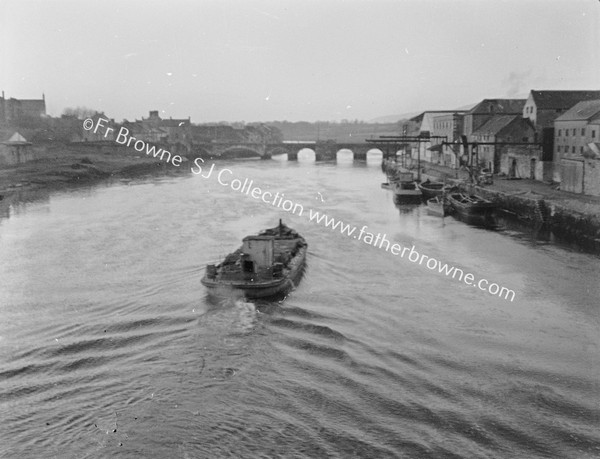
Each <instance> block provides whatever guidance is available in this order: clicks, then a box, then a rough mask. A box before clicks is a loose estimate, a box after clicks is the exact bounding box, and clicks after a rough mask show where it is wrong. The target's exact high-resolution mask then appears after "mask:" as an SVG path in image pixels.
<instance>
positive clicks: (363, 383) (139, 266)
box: [0, 161, 600, 459]
mask: <svg viewBox="0 0 600 459" xmlns="http://www.w3.org/2000/svg"><path fill="white" fill-rule="evenodd" d="M379 166H380V165H379V162H377V161H372V162H369V163H352V162H351V161H346V162H344V161H340V162H338V163H337V164H333V163H326V164H315V163H311V162H302V161H301V162H299V163H296V162H289V163H288V162H284V161H245V162H241V161H240V162H228V163H219V164H217V166H216V172H215V175H213V176H212V177H210V178H204V177H202V176H201V175H194V174H187V175H173V176H161V177H157V176H146V177H139V178H136V179H131V180H120V181H114V182H111V183H106V184H102V185H97V186H93V187H86V188H77V189H71V190H65V191H60V192H53V193H48V194H47V196H45V198H44V199H34V200H31V201H29V202H22V203H20V204H18V205H13V206H12V207H11V208H10V209H8V210H7V211H6V212H5V214H4V215H3V217H0V421H1V422H0V439H1V440H0V456H1V457H7V458H13V457H14V458H17V457H18V458H25V457H32V458H35V457H44V458H61V459H62V458H97V457H114V456H117V455H118V457H146V458H164V457H170V458H200V457H201V458H221V457H244V458H250V457H265V458H266V457H294V458H325V457H333V458H349V457H357V458H388V457H389V458H395V457H407V458H428V457H432V458H440V457H443V458H446V457H455V458H463V457H466V458H475V457H478V458H479V457H482V458H514V457H527V458H550V457H556V458H566V457H577V458H592V457H600V434H599V432H600V429H599V424H600V423H599V421H600V407H599V405H598V400H599V397H600V377H599V376H600V352H599V350H600V349H599V347H600V346H599V345H600V333H599V325H600V315H599V312H598V311H599V310H598V308H599V306H598V304H599V300H598V299H599V298H600V283H599V279H600V258H598V256H597V255H594V254H588V253H585V252H582V251H579V250H577V249H576V248H569V247H564V246H561V245H558V244H555V243H553V242H549V241H544V240H540V239H537V238H535V237H533V236H532V235H530V234H528V233H527V232H526V231H518V230H514V229H508V228H504V229H502V228H499V229H497V230H494V231H491V230H488V229H482V228H477V227H474V226H468V225H466V224H464V223H462V222H459V221H457V220H455V219H453V218H444V219H441V218H439V217H435V216H431V215H429V214H428V213H427V211H426V208H425V207H424V206H408V207H407V206H405V207H400V208H399V207H396V206H395V205H394V203H393V200H392V195H391V192H389V191H386V190H383V189H381V188H380V183H381V182H382V181H383V179H384V176H383V174H382V173H381V169H380V167H379ZM182 167H184V166H182ZM225 168H227V169H229V170H230V171H231V173H232V175H230V176H229V177H230V180H231V178H232V177H238V178H241V179H244V178H248V179H251V180H253V183H254V184H255V185H256V186H259V187H261V188H262V189H263V190H270V191H271V192H273V193H275V192H279V193H284V194H285V197H286V199H289V200H290V201H293V202H294V203H300V204H301V205H303V206H304V208H305V210H306V211H307V212H308V209H309V208H311V209H314V210H316V211H319V212H324V213H326V214H327V215H329V216H331V217H335V218H337V219H340V220H343V221H344V222H346V223H348V224H351V225H355V226H357V227H358V228H361V227H362V226H364V225H367V226H368V228H369V229H368V231H371V232H372V233H374V234H376V233H381V234H385V235H387V237H388V239H390V240H393V241H395V242H397V243H399V244H400V245H401V246H407V247H414V248H415V249H416V250H418V251H419V252H420V253H422V254H427V255H428V256H429V257H435V258H436V259H437V260H440V261H444V262H446V263H448V264H452V265H453V266H456V267H459V268H461V269H464V270H465V272H467V271H468V272H471V273H473V274H474V275H475V276H476V277H477V278H485V279H487V280H489V282H494V283H497V284H498V285H501V286H506V287H507V288H510V289H512V290H513V291H514V292H515V298H514V301H510V300H507V299H504V298H501V297H498V296H494V295H491V294H490V293H488V292H485V291H481V290H479V289H477V288H473V287H472V286H469V285H466V284H465V283H464V282H459V281H458V280H457V279H452V278H450V277H448V276H445V275H443V274H440V273H439V272H435V271H432V270H430V269H428V268H427V267H426V266H424V265H422V266H419V265H418V264H415V263H411V262H410V261H409V260H407V259H405V258H400V257H398V256H394V255H392V254H391V253H390V252H388V251H385V250H384V249H382V248H379V247H376V246H372V245H368V244H366V243H364V241H359V240H356V239H354V238H353V237H348V236H347V235H344V234H341V233H340V231H338V230H332V229H330V228H326V227H324V226H323V225H322V224H317V223H316V222H314V221H310V220H309V219H308V218H307V217H306V215H301V216H299V215H292V214H291V213H290V212H286V211H284V210H282V209H280V208H277V207H275V206H273V205H269V204H267V203H265V202H262V201H261V200H257V199H253V198H252V197H251V196H247V195H244V194H241V193H239V192H236V191H234V190H232V188H231V187H230V186H225V185H222V184H220V183H219V182H218V181H217V179H216V173H217V172H218V171H221V170H223V169H225ZM279 218H282V219H283V220H284V222H285V223H287V224H288V225H290V226H292V227H293V228H295V229H297V230H298V231H299V232H300V233H301V234H302V235H303V236H305V238H306V240H307V242H308V244H309V247H308V249H309V250H308V256H307V268H306V272H305V274H304V277H303V279H302V281H301V283H300V285H299V286H298V288H297V289H296V290H295V291H293V292H292V293H291V294H290V295H289V296H288V298H287V299H285V301H282V302H267V301H255V302H244V301H241V300H235V301H234V300H231V301H213V300H210V299H209V298H208V297H207V294H206V290H205V288H204V287H203V286H202V285H201V284H200V277H201V276H202V274H203V270H204V266H205V265H206V263H208V262H212V261H215V260H217V259H219V257H222V256H223V255H225V254H227V253H228V252H229V251H231V250H233V249H235V248H236V247H238V246H239V244H240V242H241V239H242V238H243V237H244V236H245V235H247V234H250V233H253V232H256V231H257V230H260V229H263V228H267V227H270V226H274V225H275V224H276V223H277V221H278V219H279Z"/></svg>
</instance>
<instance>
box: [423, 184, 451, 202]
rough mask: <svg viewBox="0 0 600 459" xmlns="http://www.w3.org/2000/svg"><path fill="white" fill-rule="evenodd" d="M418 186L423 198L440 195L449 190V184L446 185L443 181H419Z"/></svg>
mask: <svg viewBox="0 0 600 459" xmlns="http://www.w3.org/2000/svg"><path fill="white" fill-rule="evenodd" d="M418 187H419V189H420V190H421V193H423V197H424V198H425V199H431V198H435V197H436V196H442V195H443V194H444V193H445V192H448V191H450V188H451V187H450V185H446V184H445V183H444V182H430V181H429V180H426V181H424V182H421V183H419V185H418Z"/></svg>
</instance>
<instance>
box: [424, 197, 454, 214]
mask: <svg viewBox="0 0 600 459" xmlns="http://www.w3.org/2000/svg"><path fill="white" fill-rule="evenodd" d="M427 210H428V211H429V212H431V213H432V214H434V215H437V216H439V217H445V216H446V215H448V214H449V213H450V205H449V204H448V202H447V201H446V199H445V198H444V197H443V196H435V197H433V198H429V199H428V200H427Z"/></svg>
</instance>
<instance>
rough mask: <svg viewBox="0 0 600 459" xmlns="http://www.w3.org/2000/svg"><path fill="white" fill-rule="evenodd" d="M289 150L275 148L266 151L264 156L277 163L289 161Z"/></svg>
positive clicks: (282, 147)
mask: <svg viewBox="0 0 600 459" xmlns="http://www.w3.org/2000/svg"><path fill="white" fill-rule="evenodd" d="M290 153H291V152H290V149H289V148H287V147H284V146H276V147H274V148H271V149H269V150H267V152H266V153H265V156H267V157H268V158H271V159H275V160H277V161H288V160H289V159H290Z"/></svg>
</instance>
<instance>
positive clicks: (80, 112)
mask: <svg viewBox="0 0 600 459" xmlns="http://www.w3.org/2000/svg"><path fill="white" fill-rule="evenodd" d="M96 113H98V110H94V109H91V108H87V107H76V108H71V107H68V108H65V109H64V111H63V115H64V116H74V117H76V118H77V119H80V120H82V119H85V118H89V117H91V116H94V115H95V114H96Z"/></svg>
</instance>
